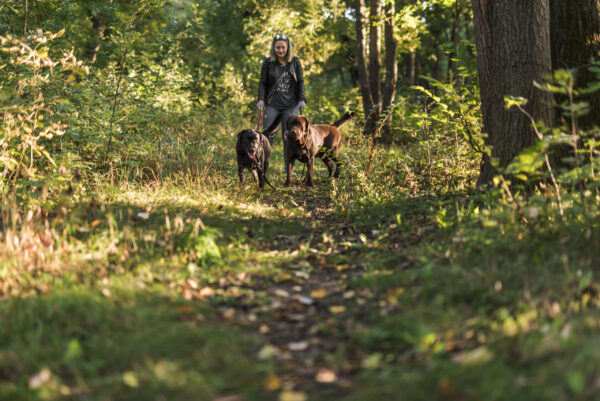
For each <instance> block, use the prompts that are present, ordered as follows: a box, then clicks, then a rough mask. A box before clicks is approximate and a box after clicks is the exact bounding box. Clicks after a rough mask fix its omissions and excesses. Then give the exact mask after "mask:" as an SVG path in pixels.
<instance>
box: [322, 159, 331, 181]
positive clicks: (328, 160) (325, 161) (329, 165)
mask: <svg viewBox="0 0 600 401" xmlns="http://www.w3.org/2000/svg"><path fill="white" fill-rule="evenodd" d="M321 160H323V163H325V165H326V166H327V171H328V172H329V178H331V177H333V168H334V165H333V161H332V160H331V157H329V156H327V155H323V157H321Z"/></svg>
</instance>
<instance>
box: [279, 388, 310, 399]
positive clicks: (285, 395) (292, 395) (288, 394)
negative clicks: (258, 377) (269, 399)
mask: <svg viewBox="0 0 600 401" xmlns="http://www.w3.org/2000/svg"><path fill="white" fill-rule="evenodd" d="M306 399H307V397H306V394H305V393H299V392H296V391H287V390H286V391H282V392H281V393H280V394H279V401H306Z"/></svg>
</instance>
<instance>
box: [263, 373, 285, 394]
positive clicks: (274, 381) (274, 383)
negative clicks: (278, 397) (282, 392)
mask: <svg viewBox="0 0 600 401" xmlns="http://www.w3.org/2000/svg"><path fill="white" fill-rule="evenodd" d="M265 388H266V389H267V390H270V391H275V390H279V388H281V379H280V378H279V377H277V376H276V375H273V374H271V375H269V376H267V378H266V379H265Z"/></svg>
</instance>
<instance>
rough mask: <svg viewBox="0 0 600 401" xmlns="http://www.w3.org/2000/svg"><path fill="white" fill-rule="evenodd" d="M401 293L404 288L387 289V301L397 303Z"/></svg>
mask: <svg viewBox="0 0 600 401" xmlns="http://www.w3.org/2000/svg"><path fill="white" fill-rule="evenodd" d="M403 293H404V288H396V289H391V290H387V292H386V296H387V300H388V302H389V303H391V304H397V303H398V298H399V297H400V295H402V294H403Z"/></svg>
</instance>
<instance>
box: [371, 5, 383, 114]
mask: <svg viewBox="0 0 600 401" xmlns="http://www.w3.org/2000/svg"><path fill="white" fill-rule="evenodd" d="M380 53H381V1H380V0H370V12H369V85H370V86H371V97H372V98H373V105H374V107H375V109H376V110H377V115H378V116H379V114H380V113H381V59H380Z"/></svg>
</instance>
